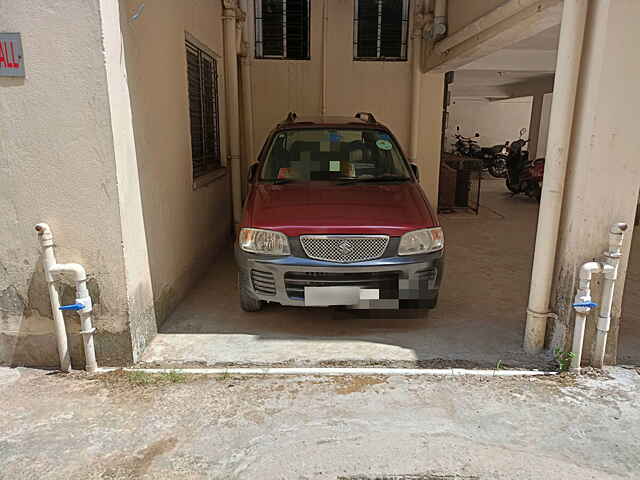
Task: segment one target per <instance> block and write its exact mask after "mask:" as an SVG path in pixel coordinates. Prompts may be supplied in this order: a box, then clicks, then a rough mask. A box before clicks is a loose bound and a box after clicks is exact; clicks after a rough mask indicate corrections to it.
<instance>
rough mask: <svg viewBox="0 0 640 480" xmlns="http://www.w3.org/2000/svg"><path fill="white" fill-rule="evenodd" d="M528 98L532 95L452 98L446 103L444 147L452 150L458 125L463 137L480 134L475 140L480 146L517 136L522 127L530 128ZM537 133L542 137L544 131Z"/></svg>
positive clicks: (516, 137) (511, 139)
mask: <svg viewBox="0 0 640 480" xmlns="http://www.w3.org/2000/svg"><path fill="white" fill-rule="evenodd" d="M531 100H532V97H523V98H514V99H510V100H502V101H499V102H489V101H486V100H483V99H464V98H454V99H453V101H452V102H451V105H449V121H448V125H447V129H446V130H445V135H446V141H445V149H446V150H447V151H451V146H452V144H453V143H454V142H455V136H454V135H455V134H456V127H458V126H460V134H461V135H464V136H465V137H472V136H473V135H475V133H476V132H478V133H479V134H480V138H479V139H478V141H479V142H480V145H482V146H483V147H485V146H491V145H497V144H499V143H504V142H505V141H506V140H509V141H513V140H517V139H518V138H519V136H520V133H519V132H520V129H521V128H523V127H524V128H526V129H527V130H529V121H530V117H531ZM547 130H548V126H547ZM540 135H541V137H542V136H543V132H541V133H540ZM545 137H546V134H545ZM525 138H527V137H525Z"/></svg>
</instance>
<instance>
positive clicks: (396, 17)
mask: <svg viewBox="0 0 640 480" xmlns="http://www.w3.org/2000/svg"><path fill="white" fill-rule="evenodd" d="M408 32H409V0H356V1H355V12H354V16H353V58H354V59H355V60H382V61H404V60H406V59H407V38H408Z"/></svg>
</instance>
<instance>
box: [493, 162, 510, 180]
mask: <svg viewBox="0 0 640 480" xmlns="http://www.w3.org/2000/svg"><path fill="white" fill-rule="evenodd" d="M489 173H490V174H491V176H493V177H496V178H506V176H507V162H506V161H505V160H504V159H503V158H496V159H495V161H494V162H493V164H492V165H491V166H489Z"/></svg>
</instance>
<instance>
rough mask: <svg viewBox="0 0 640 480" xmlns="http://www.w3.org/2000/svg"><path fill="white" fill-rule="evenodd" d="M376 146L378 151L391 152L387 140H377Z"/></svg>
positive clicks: (389, 143)
mask: <svg viewBox="0 0 640 480" xmlns="http://www.w3.org/2000/svg"><path fill="white" fill-rule="evenodd" d="M376 145H377V146H378V148H379V149H380V150H391V142H390V141H389V140H378V141H377V142H376Z"/></svg>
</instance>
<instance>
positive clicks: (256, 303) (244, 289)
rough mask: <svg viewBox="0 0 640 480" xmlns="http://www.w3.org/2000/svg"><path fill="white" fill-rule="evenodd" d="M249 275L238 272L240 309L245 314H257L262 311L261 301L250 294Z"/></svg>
mask: <svg viewBox="0 0 640 480" xmlns="http://www.w3.org/2000/svg"><path fill="white" fill-rule="evenodd" d="M250 281H251V280H250V279H249V275H248V274H247V273H246V272H240V274H239V278H238V283H239V284H240V285H239V286H240V307H241V308H242V310H244V311H245V312H259V311H260V310H262V303H263V302H262V300H260V299H258V298H256V297H255V296H254V295H253V293H252V292H251V286H250V283H249V282H250Z"/></svg>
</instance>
